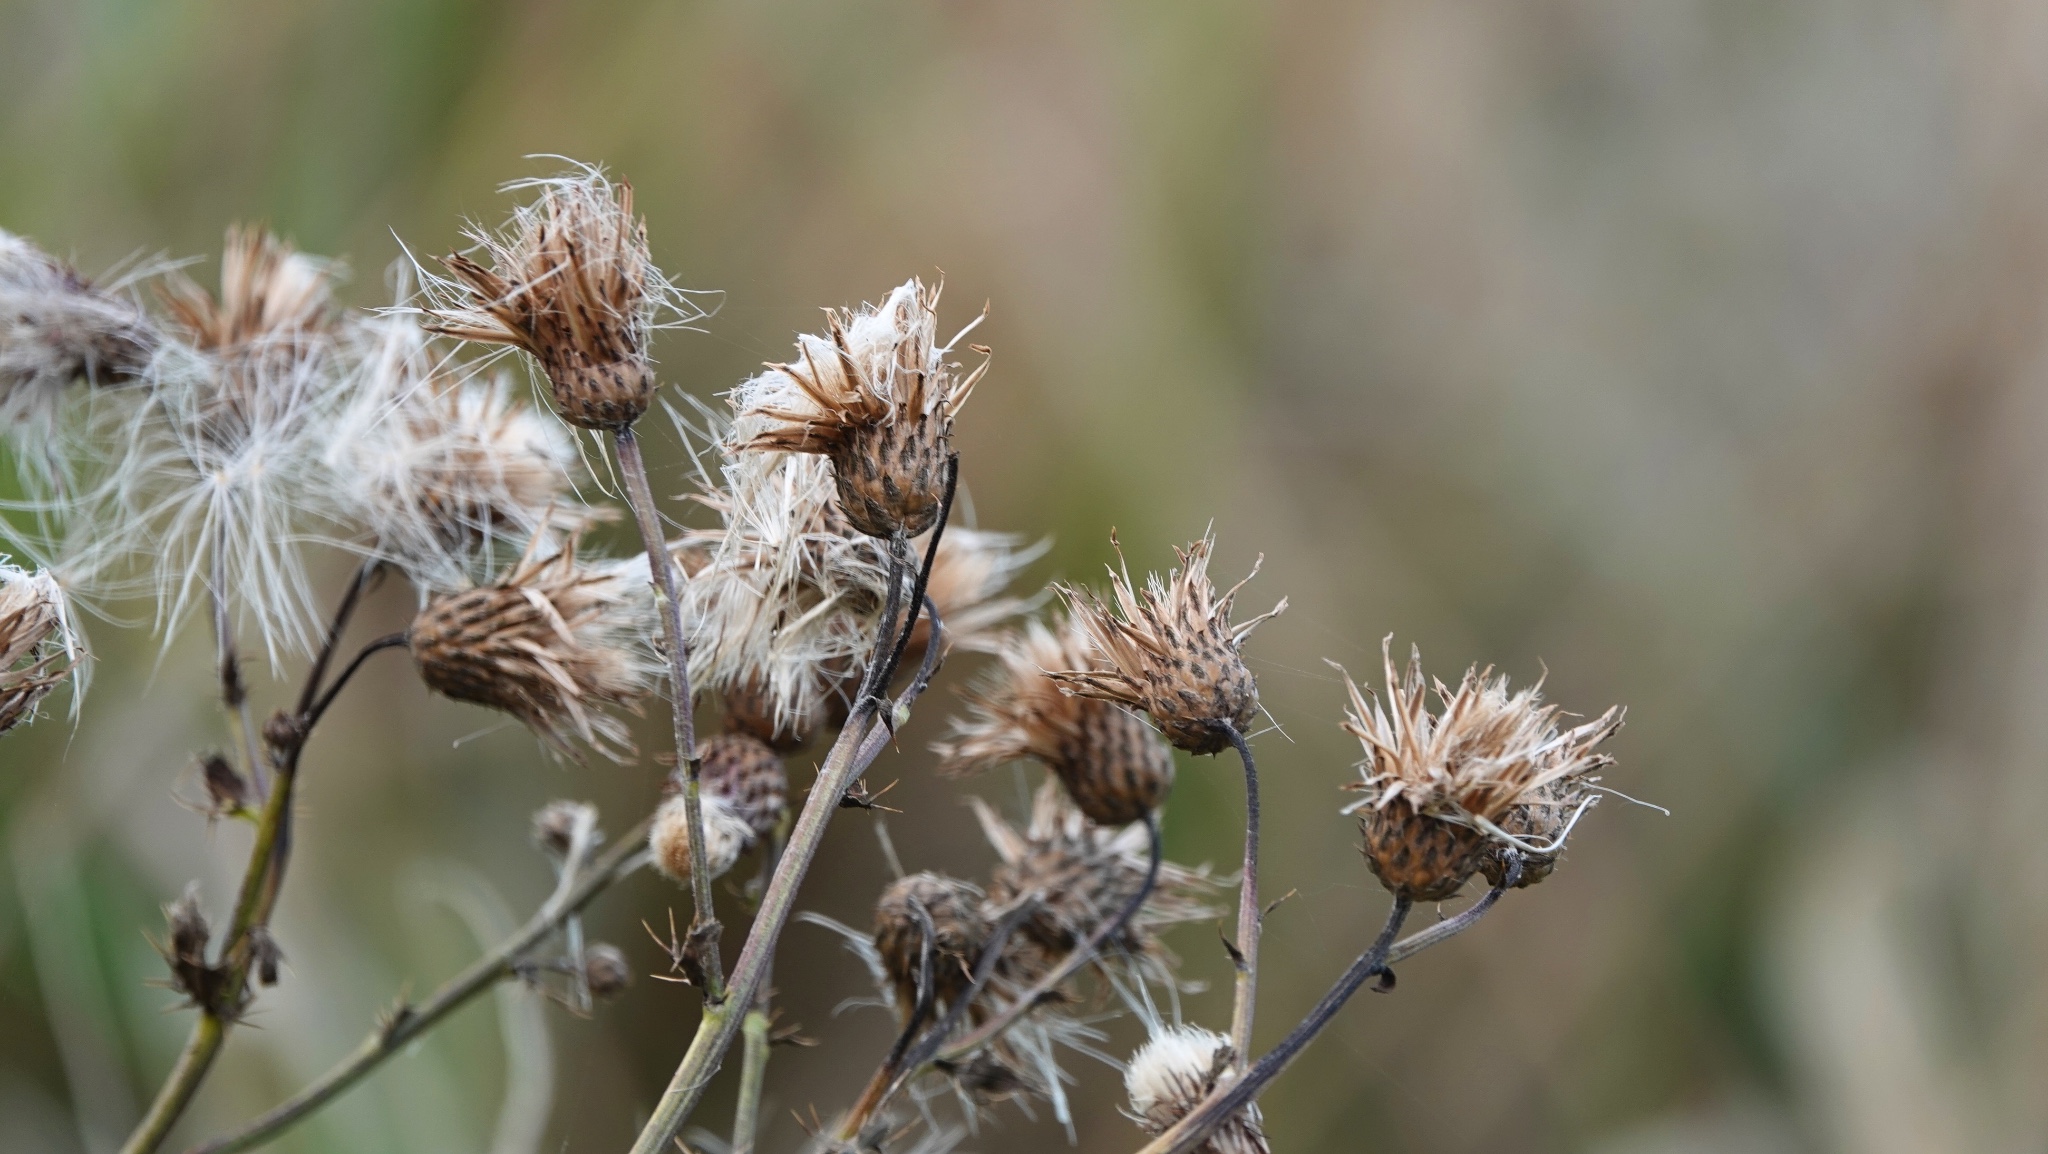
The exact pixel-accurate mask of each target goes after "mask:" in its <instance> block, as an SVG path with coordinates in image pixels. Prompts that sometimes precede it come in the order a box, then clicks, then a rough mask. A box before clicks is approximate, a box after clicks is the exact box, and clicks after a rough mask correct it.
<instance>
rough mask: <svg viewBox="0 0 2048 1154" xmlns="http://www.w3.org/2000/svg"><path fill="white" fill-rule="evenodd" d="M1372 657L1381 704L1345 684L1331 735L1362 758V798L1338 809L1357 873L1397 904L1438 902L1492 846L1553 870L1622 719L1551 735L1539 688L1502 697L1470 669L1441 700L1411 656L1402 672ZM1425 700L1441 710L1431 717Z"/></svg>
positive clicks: (1490, 680) (1440, 690)
mask: <svg viewBox="0 0 2048 1154" xmlns="http://www.w3.org/2000/svg"><path fill="white" fill-rule="evenodd" d="M1381 651H1382V658H1383V661H1384V663H1385V667H1386V679H1387V695H1386V700H1385V702H1384V703H1382V702H1381V701H1380V700H1379V698H1378V697H1377V696H1376V695H1373V694H1371V693H1370V692H1368V691H1361V690H1360V689H1359V687H1358V686H1357V684H1356V683H1354V682H1352V680H1351V677H1350V675H1349V674H1348V673H1347V674H1346V675H1345V678H1344V683H1345V688H1346V690H1347V692H1348V693H1349V695H1350V698H1351V703H1350V709H1349V711H1348V716H1347V719H1346V720H1345V722H1344V725H1343V728H1344V730H1345V732H1347V733H1350V734H1351V735H1353V736H1354V737H1357V738H1358V739H1359V742H1360V743H1361V744H1362V745H1364V747H1365V754H1366V756H1365V761H1364V762H1363V763H1361V765H1360V767H1359V773H1360V781H1358V782H1357V783H1356V784H1355V785H1353V786H1352V788H1354V789H1357V790H1359V791H1361V792H1362V793H1364V795H1365V796H1364V798H1363V799H1362V800H1361V801H1359V802H1357V803H1355V804H1354V805H1353V806H1352V807H1350V808H1351V809H1356V810H1360V811H1362V812H1361V814H1360V819H1359V824H1360V828H1361V829H1362V831H1363V832H1364V835H1365V845H1364V852H1365V859H1366V864H1367V865H1369V866H1371V867H1372V871H1373V873H1375V874H1376V875H1378V876H1379V879H1380V881H1381V883H1382V884H1384V885H1385V886H1386V887H1387V888H1388V889H1389V890H1391V891H1392V892H1393V893H1394V894H1396V895H1397V896H1401V897H1406V898H1409V899H1411V900H1414V901H1438V900H1441V899H1443V898H1446V897H1449V896H1450V895H1452V894H1454V893H1456V892H1457V891H1458V889H1459V887H1460V886H1462V885H1464V883H1465V880H1466V879H1467V878H1469V877H1471V875H1472V873H1473V871H1474V870H1475V869H1477V868H1478V867H1479V866H1480V864H1481V863H1482V861H1483V860H1484V858H1485V855H1486V854H1487V852H1488V850H1489V847H1490V846H1492V845H1501V846H1511V847H1513V848H1514V849H1516V850H1517V851H1519V852H1520V853H1522V854H1523V855H1525V857H1526V858H1527V859H1529V861H1530V863H1531V865H1532V866H1533V865H1536V864H1537V863H1539V862H1547V861H1548V860H1551V859H1554V858H1555V857H1556V855H1557V854H1558V852H1559V851H1561V850H1562V849H1563V844H1564V835H1565V833H1567V832H1568V831H1569V829H1570V825H1571V823H1572V822H1573V821H1575V820H1576V819H1577V817H1578V815H1579V813H1580V812H1582V811H1583V808H1584V806H1585V805H1586V804H1589V802H1590V799H1591V796H1592V795H1590V794H1589V793H1587V792H1586V787H1587V786H1588V785H1589V784H1591V782H1593V781H1594V780H1596V779H1594V778H1592V777H1591V774H1593V773H1594V772H1595V771H1597V770H1599V769H1601V768H1602V767H1604V766H1607V765H1610V764H1612V762H1613V759H1612V758H1610V757H1607V756H1606V755H1604V754H1597V753H1595V752H1593V750H1594V747H1595V746H1598V745H1599V744H1600V743H1601V742H1603V741H1606V740H1607V739H1608V738H1609V737H1611V736H1613V735H1614V733H1615V731H1617V730H1619V729H1620V728H1621V724H1622V716H1623V711H1622V709H1621V708H1620V707H1619V706H1616V707H1614V708H1612V709H1609V710H1608V711H1607V712H1606V713H1604V714H1602V715H1600V716H1599V717H1598V718H1596V719H1594V720H1592V721H1589V722H1586V723H1585V724H1583V725H1579V726H1576V727H1574V728H1570V729H1562V730H1561V729H1560V728H1559V727H1558V717H1559V714H1558V709H1557V707H1556V706H1554V705H1545V704H1543V698H1542V694H1541V686H1540V684H1539V685H1532V686H1528V687H1526V688H1524V689H1522V690H1520V691H1518V692H1514V693H1510V692H1509V691H1508V680H1507V676H1506V675H1505V674H1496V673H1495V672H1494V671H1493V670H1492V669H1491V668H1487V669H1483V670H1482V669H1480V668H1479V667H1477V666H1474V667H1472V668H1470V669H1467V670H1466V671H1465V676H1464V679H1463V680H1461V681H1460V682H1459V683H1458V688H1457V689H1456V690H1452V689H1450V688H1449V687H1448V686H1446V685H1444V684H1443V683H1442V682H1441V681H1437V682H1432V683H1428V684H1426V683H1425V681H1424V678H1423V674H1422V654H1421V651H1420V650H1414V651H1412V654H1411V656H1410V658H1409V661H1408V668H1407V670H1406V671H1405V672H1397V671H1396V670H1395V667H1394V657H1393V638H1392V637H1391V636H1390V637H1388V638H1387V639H1386V640H1385V641H1384V642H1383V643H1382V645H1381ZM1432 689H1433V690H1434V693H1435V695H1436V698H1437V700H1438V702H1439V704H1440V707H1441V708H1440V709H1439V710H1438V712H1436V713H1434V714H1432V713H1431V712H1430V710H1429V703H1428V698H1429V694H1430V692H1431V691H1432ZM1582 798H1583V799H1585V800H1581V799H1582ZM1567 805H1569V806H1570V807H1571V808H1570V809H1569V810H1567V808H1566V806H1567ZM1347 812H1348V811H1347ZM1504 823H1506V824H1504ZM1508 824H1512V825H1514V826H1516V827H1517V829H1519V830H1520V831H1521V832H1517V830H1516V829H1509V828H1507V825H1508ZM1530 835H1535V836H1533V837H1532V836H1530ZM1541 872H1542V873H1548V872H1549V871H1548V869H1547V868H1544V869H1542V870H1541Z"/></svg>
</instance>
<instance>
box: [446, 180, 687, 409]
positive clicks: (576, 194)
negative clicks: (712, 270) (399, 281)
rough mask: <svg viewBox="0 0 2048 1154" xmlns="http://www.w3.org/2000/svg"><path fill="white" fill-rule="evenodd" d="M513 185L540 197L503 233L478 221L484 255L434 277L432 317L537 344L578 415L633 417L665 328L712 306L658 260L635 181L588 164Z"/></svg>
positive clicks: (515, 342)
mask: <svg viewBox="0 0 2048 1154" xmlns="http://www.w3.org/2000/svg"><path fill="white" fill-rule="evenodd" d="M505 189H506V191H521V190H527V189H532V190H535V191H536V192H537V193H538V196H536V198H535V199H534V201H533V202H532V203H530V204H525V205H521V206H520V207H519V208H517V209H515V210H514V211H513V214H512V219H511V220H510V221H508V222H506V224H505V226H504V227H503V228H502V229H499V230H497V231H496V232H492V231H488V230H485V229H481V228H474V227H473V228H471V229H470V231H469V234H468V235H469V239H470V240H472V241H473V242H475V248H474V249H472V250H471V251H472V252H474V253H476V254H478V255H477V257H472V256H468V255H463V254H459V253H458V254H451V255H449V256H446V257H443V258H442V260H441V263H442V264H443V265H445V266H446V267H447V269H448V272H449V274H450V276H451V277H452V278H453V279H443V278H438V277H433V276H428V277H426V287H427V293H428V296H429V297H430V299H431V300H432V301H433V307H432V308H430V309H429V310H428V315H429V316H430V317H432V318H433V319H432V321H431V323H430V325H429V327H430V328H431V329H433V331H435V332H439V333H446V334H447V335H449V336H452V337H458V338H460V339H462V340H467V341H479V342H482V343H485V344H500V345H510V346H512V347H513V348H516V349H520V350H522V351H524V352H526V353H528V354H530V355H531V356H532V357H533V359H534V360H535V361H536V362H538V363H539V365H540V368H541V371H542V372H543V373H544V374H546V376H547V379H548V386H549V389H550V391H551V392H552V394H553V396H554V401H555V407H556V409H557V410H559V411H560V412H561V414H562V419H563V420H566V421H568V422H569V423H570V424H572V425H576V426H578V427H581V428H585V429H623V428H626V427H627V426H630V425H631V424H632V423H633V422H635V421H637V420H639V419H640V414H642V413H644V412H646V411H647V405H648V403H649V402H650V401H652V400H653V398H654V391H655V387H656V383H657V382H656V380H655V375H654V359H653V358H652V357H651V356H650V355H649V353H648V343H649V339H650V338H651V337H652V335H653V333H654V330H655V329H657V328H665V327H672V326H675V325H680V324H687V323H689V322H691V321H694V320H697V319H700V318H701V317H702V316H703V315H704V313H703V311H702V310H701V309H699V308H697V307H696V306H695V305H693V304H691V303H690V302H689V300H688V298H687V297H686V296H685V295H684V294H683V293H681V292H680V291H678V290H677V289H676V288H675V286H674V285H671V284H670V283H669V282H668V280H667V278H665V277H664V276H662V274H661V270H660V269H658V268H656V267H655V265H654V261H653V259H652V258H651V257H650V255H649V253H648V248H647V222H646V221H645V220H644V219H640V218H636V217H635V216H634V215H633V186H632V185H630V184H627V183H626V182H624V181H620V182H619V183H617V184H613V183H612V182H611V181H610V180H608V179H606V177H605V175H604V172H603V171H602V170H601V169H598V168H595V167H590V166H583V167H580V168H579V169H578V170H577V171H574V172H572V173H570V174H568V175H566V176H561V177H556V178H554V179H549V180H530V181H518V182H514V183H512V184H508V185H506V186H505ZM479 257H480V258H481V259H478V258H479ZM485 261H487V262H489V266H490V267H488V268H486V267H485V266H484V263H483V262H485Z"/></svg>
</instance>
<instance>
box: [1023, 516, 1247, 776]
mask: <svg viewBox="0 0 2048 1154" xmlns="http://www.w3.org/2000/svg"><path fill="white" fill-rule="evenodd" d="M1110 543H1111V544H1112V545H1116V544H1117V542H1116V536H1115V534H1111V535H1110ZM1215 547H1216V538H1215V537H1214V535H1211V534H1205V535H1203V537H1202V539H1201V540H1199V541H1196V542H1195V543H1194V544H1192V545H1189V546H1188V547H1187V548H1185V549H1179V550H1176V552H1178V553H1179V554H1180V566H1179V567H1178V568H1176V569H1174V570H1173V571H1171V572H1169V573H1168V574H1167V575H1166V576H1165V577H1164V578H1162V577H1160V576H1159V574H1157V573H1154V574H1152V575H1151V576H1150V577H1149V578H1147V580H1146V583H1145V588H1144V590H1143V591H1142V592H1140V591H1139V590H1138V589H1137V588H1136V586H1134V585H1133V583H1132V581H1131V575H1130V571H1129V569H1128V568H1127V567H1126V568H1121V569H1112V570H1110V590H1111V595H1112V597H1113V598H1114V602H1115V604H1114V607H1112V606H1111V604H1110V603H1108V602H1105V601H1104V600H1103V599H1102V598H1100V597H1098V596H1096V595H1095V594H1094V593H1091V592H1089V591H1087V590H1085V589H1078V588H1075V587H1073V586H1060V587H1059V589H1060V592H1061V594H1062V595H1063V596H1065V597H1066V599H1067V604H1068V605H1069V606H1070V607H1071V609H1072V611H1073V614H1074V619H1075V620H1076V621H1077V622H1079V624H1080V626H1081V628H1082V629H1083V630H1084V631H1086V633H1087V634H1088V638H1089V640H1090V641H1091V642H1092V643H1093V645H1094V648H1095V652H1096V657H1097V661H1098V662H1099V663H1100V664H1101V665H1102V666H1103V667H1100V668H1098V667H1096V666H1095V665H1088V666H1077V667H1075V668H1073V669H1068V670H1059V671H1054V672H1053V674H1052V676H1053V678H1054V679H1055V680H1057V681H1058V682H1059V683H1060V684H1061V685H1063V686H1065V687H1066V689H1067V691H1068V692H1070V693H1075V694H1079V695H1080V696H1083V697H1094V698H1099V699H1101V700H1104V701H1113V702H1116V703H1117V704H1120V705H1127V706H1130V707H1131V708H1133V709H1140V710H1143V711H1145V712H1146V713H1149V714H1151V715H1152V720H1153V721H1154V722H1155V723H1157V724H1158V726H1159V729H1160V732H1162V733H1164V734H1165V735H1166V739H1167V740H1168V741H1170V742H1172V743H1173V744H1174V745H1176V746H1178V747H1179V748H1181V749H1185V750H1187V751H1188V752H1189V753H1196V754H1203V753H1219V752H1221V751H1223V750H1225V749H1228V748H1229V747H1230V744H1231V743H1230V730H1231V729H1232V728H1235V729H1236V730H1237V731H1238V732H1239V733H1243V732H1244V731H1245V730H1246V729H1247V728H1249V727H1250V725H1251V723H1252V718H1253V717H1254V716H1256V715H1257V713H1258V709H1259V688H1258V683H1257V682H1255V681H1254V680H1253V679H1252V675H1251V671H1250V670H1249V669H1246V668H1245V664H1244V658H1243V656H1242V655H1240V653H1239V652H1238V651H1239V650H1240V649H1241V648H1242V647H1243V646H1244V639H1245V637H1246V636H1247V635H1248V634H1250V633H1251V631H1252V630H1253V629H1255V628H1257V627H1258V625H1259V624H1260V623H1261V622H1264V621H1266V620H1267V619H1269V618H1272V617H1276V616H1278V615H1279V614H1280V613H1281V612H1282V611H1284V610H1285V609H1286V608H1287V599H1286V598H1284V597H1283V598H1281V599H1280V603H1279V604H1277V605H1275V606H1274V607H1273V608H1272V609H1271V610H1270V611H1269V612H1266V613H1263V614H1260V615H1259V616H1257V617H1254V618H1252V619H1251V620H1249V621H1246V622H1243V623H1241V624H1237V625H1232V624H1231V623H1230V606H1231V602H1232V601H1233V600H1234V599H1235V598H1236V596H1237V591H1238V590H1239V589H1242V588H1244V584H1245V581H1250V580H1251V579H1252V578H1253V577H1256V576H1257V575H1258V572H1259V562H1254V563H1253V565H1252V571H1251V572H1250V573H1249V574H1247V575H1246V576H1245V578H1244V581H1239V582H1238V583H1237V584H1236V585H1235V586H1232V587H1231V589H1230V590H1229V591H1228V592H1226V593H1224V594H1223V595H1222V596H1220V597H1219V596H1217V595H1216V587H1215V586H1214V585H1213V584H1211V583H1210V581H1209V556H1210V553H1211V552H1212V551H1213V550H1214V549H1215ZM1117 556H1118V559H1119V561H1121V559H1122V556H1123V550H1122V547H1121V546H1120V545H1119V546H1118V547H1117ZM1264 560H1265V559H1264V558H1263V557H1261V558H1260V559H1259V561H1260V562H1262V561H1264Z"/></svg>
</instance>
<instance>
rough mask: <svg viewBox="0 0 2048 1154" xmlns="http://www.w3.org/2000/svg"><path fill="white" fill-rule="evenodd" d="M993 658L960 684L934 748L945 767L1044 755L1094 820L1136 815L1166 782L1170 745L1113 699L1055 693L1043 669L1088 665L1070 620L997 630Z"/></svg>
mask: <svg viewBox="0 0 2048 1154" xmlns="http://www.w3.org/2000/svg"><path fill="white" fill-rule="evenodd" d="M995 655H996V658H997V664H996V666H995V668H993V669H992V670H990V671H989V672H988V673H987V674H985V675H983V676H982V678H981V679H979V680H978V681H977V682H975V683H974V684H973V685H972V686H970V687H969V689H968V691H967V695H966V696H967V703H968V716H967V717H966V718H956V719H954V722H953V729H952V733H951V734H950V735H949V736H948V738H947V739H946V740H944V741H941V742H939V743H938V744H936V745H935V746H934V747H933V748H934V749H935V750H937V751H938V754H939V756H940V759H941V760H940V764H939V768H940V771H941V772H944V773H954V774H960V773H971V772H977V771H980V770H985V769H990V768H993V767H995V766H998V765H1002V764H1005V763H1007V762H1012V761H1017V760H1021V759H1025V758H1030V759H1034V760H1037V761H1040V762H1043V763H1044V764H1045V766H1046V767H1047V768H1048V769H1050V770H1052V772H1053V774H1054V775H1055V776H1056V777H1058V778H1059V780H1060V782H1061V784H1063V785H1065V786H1066V788H1067V792H1068V793H1069V794H1070V795H1071V796H1072V797H1073V799H1074V804H1075V805H1077V806H1079V807H1080V809H1081V812H1082V813H1084V814H1087V815H1088V817H1089V819H1090V820H1092V821H1095V822H1099V823H1101V824H1103V825H1126V824H1128V823H1130V822H1134V821H1139V820H1141V819H1143V818H1144V816H1145V815H1146V814H1148V813H1150V812H1151V811H1153V810H1155V809H1157V808H1158V807H1159V806H1160V805H1162V804H1164V803H1165V801H1166V795H1167V792H1168V791H1169V790H1171V789H1172V788H1173V751H1172V750H1170V749H1168V748H1167V747H1166V743H1165V742H1163V741H1161V740H1159V737H1158V735H1157V734H1155V733H1153V732H1152V730H1151V728H1150V727H1148V726H1147V725H1146V724H1145V722H1144V721H1143V719H1141V718H1139V717H1138V716H1137V715H1136V714H1133V713H1132V712H1130V711H1129V710H1128V709H1126V708H1124V707H1123V706H1122V705H1118V704H1116V703H1114V702H1110V701H1105V700H1102V699H1100V698H1095V697H1082V696H1076V695H1074V694H1071V693H1066V692H1063V691H1062V690H1061V688H1060V683H1059V681H1057V680H1055V677H1054V675H1053V674H1051V673H1048V672H1047V671H1048V670H1075V669H1087V668H1089V667H1090V665H1091V663H1092V661H1093V659H1094V658H1093V654H1092V653H1091V651H1090V646H1089V642H1088V638H1087V636H1086V635H1085V634H1084V633H1082V632H1081V630H1080V629H1079V627H1078V626H1076V625H1075V624H1074V623H1073V622H1072V621H1071V620H1059V621H1055V622H1054V623H1053V624H1052V625H1051V626H1047V625H1044V624H1041V623H1039V622H1036V621H1033V622H1030V623H1028V624H1027V625H1026V626H1025V627H1024V628H1023V629H1022V630H1021V631H1014V632H1011V633H1010V634H1008V635H1007V636H1005V637H1004V638H1003V641H1002V644H1001V646H1000V647H999V648H997V649H996V650H995Z"/></svg>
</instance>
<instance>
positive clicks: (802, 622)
mask: <svg viewBox="0 0 2048 1154" xmlns="http://www.w3.org/2000/svg"><path fill="white" fill-rule="evenodd" d="M722 481H723V483H722V484H721V485H719V486H718V487H717V488H714V489H712V490H710V491H709V492H706V493H704V494H702V495H701V496H700V497H699V498H698V499H699V501H700V502H701V503H703V504H704V505H706V506H707V507H709V508H711V509H712V510H713V511H714V512H716V513H717V514H718V515H719V517H720V519H721V521H722V522H723V524H722V526H721V527H720V528H717V529H710V530H699V531H693V532H691V533H689V534H686V535H685V538H684V541H683V544H684V546H685V547H686V549H688V550H689V551H691V552H701V554H702V560H701V563H700V564H699V566H698V568H697V571H696V573H695V574H694V575H692V577H691V579H690V580H689V582H688V583H687V584H685V585H684V587H683V590H682V595H683V602H684V606H683V608H684V613H683V619H684V622H685V625H686V627H687V628H688V630H689V633H690V678H691V684H692V685H695V686H699V687H702V688H706V689H713V690H718V691H721V692H723V691H725V690H728V689H734V688H740V687H745V688H746V689H747V690H748V691H749V692H751V693H754V694H756V695H758V697H759V699H760V700H761V702H762V704H760V705H757V706H756V707H755V708H756V709H758V710H764V711H765V712H767V713H768V715H769V716H770V717H771V718H772V719H773V724H774V725H775V726H776V727H777V729H783V728H788V729H789V730H791V731H792V732H796V733H801V732H803V731H804V730H805V729H806V728H809V727H810V726H812V725H814V724H820V723H823V721H824V718H825V706H826V703H827V702H828V700H829V699H830V698H831V697H832V694H833V691H834V689H835V687H836V678H837V676H838V675H839V674H841V673H844V672H845V671H848V670H854V669H858V668H860V667H862V666H864V665H865V664H866V662H867V659H868V655H869V653H870V651H871V650H872V649H873V647H874V643H875V635H876V633H877V631H878V630H879V628H880V623H881V615H882V609H883V607H884V603H885V601H886V599H887V593H888V587H889V585H888V582H889V562H888V555H887V553H886V552H885V550H884V548H883V546H882V544H881V542H879V541H876V540H875V539H874V538H872V537H867V536H865V535H862V534H859V533H856V532H854V531H853V529H852V527H851V526H850V525H849V524H848V523H847V521H846V518H845V516H844V515H843V514H841V513H840V512H839V508H838V502H837V501H836V499H835V498H834V496H833V486H832V477H831V466H829V465H828V464H826V463H825V462H824V461H823V460H820V459H819V458H816V457H804V456H797V455H794V454H788V453H743V454H739V455H737V456H734V457H731V458H728V459H727V460H726V462H725V464H724V469H723V473H722ZM814 719H815V720H814Z"/></svg>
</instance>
